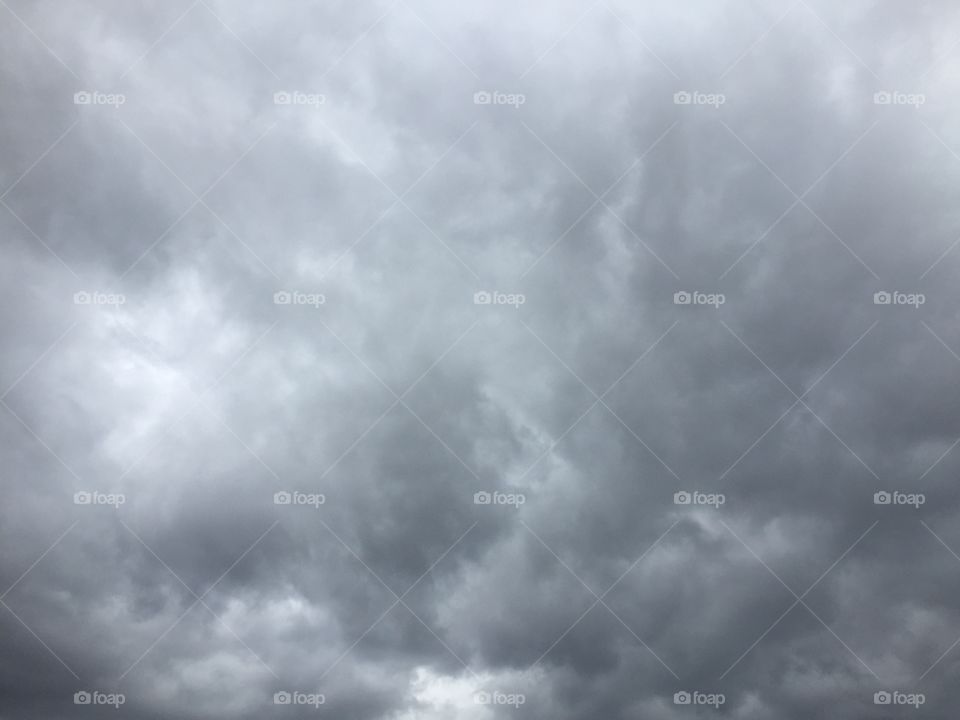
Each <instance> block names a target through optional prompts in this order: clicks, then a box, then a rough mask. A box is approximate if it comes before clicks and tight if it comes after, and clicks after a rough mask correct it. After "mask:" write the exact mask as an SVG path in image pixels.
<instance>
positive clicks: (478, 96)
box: [473, 90, 493, 105]
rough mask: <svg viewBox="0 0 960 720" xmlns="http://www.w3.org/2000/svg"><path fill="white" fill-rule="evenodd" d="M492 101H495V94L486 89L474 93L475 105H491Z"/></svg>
mask: <svg viewBox="0 0 960 720" xmlns="http://www.w3.org/2000/svg"><path fill="white" fill-rule="evenodd" d="M491 102H493V96H492V95H491V94H490V93H489V92H487V91H486V90H480V91H479V92H475V93H474V94H473V104H474V105H489V104H490V103H491Z"/></svg>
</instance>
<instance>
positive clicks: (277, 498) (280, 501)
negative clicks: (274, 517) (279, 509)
mask: <svg viewBox="0 0 960 720" xmlns="http://www.w3.org/2000/svg"><path fill="white" fill-rule="evenodd" d="M291 502H293V496H292V495H291V494H290V493H288V492H287V491H286V490H282V491H280V492H278V493H274V494H273V504H274V505H289V504H290V503H291Z"/></svg>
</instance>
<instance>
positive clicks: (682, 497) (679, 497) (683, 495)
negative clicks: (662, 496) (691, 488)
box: [673, 490, 692, 505]
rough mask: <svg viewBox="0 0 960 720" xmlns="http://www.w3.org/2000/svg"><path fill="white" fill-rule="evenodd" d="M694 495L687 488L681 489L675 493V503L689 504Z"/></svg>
mask: <svg viewBox="0 0 960 720" xmlns="http://www.w3.org/2000/svg"><path fill="white" fill-rule="evenodd" d="M691 500H692V497H691V495H690V493H688V492H687V491H686V490H681V491H680V492H676V493H674V494H673V504H674V505H689V504H690V501H691Z"/></svg>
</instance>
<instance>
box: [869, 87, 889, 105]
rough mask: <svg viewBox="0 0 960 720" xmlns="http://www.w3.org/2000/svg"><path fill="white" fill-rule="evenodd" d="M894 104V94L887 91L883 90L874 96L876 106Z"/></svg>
mask: <svg viewBox="0 0 960 720" xmlns="http://www.w3.org/2000/svg"><path fill="white" fill-rule="evenodd" d="M892 102H893V94H892V93H890V92H889V91H887V90H881V91H880V92H875V93H874V94H873V104H874V105H889V104H890V103H892Z"/></svg>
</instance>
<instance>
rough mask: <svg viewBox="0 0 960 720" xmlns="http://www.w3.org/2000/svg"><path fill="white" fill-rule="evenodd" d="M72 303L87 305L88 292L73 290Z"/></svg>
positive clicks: (88, 302) (88, 300) (88, 299)
mask: <svg viewBox="0 0 960 720" xmlns="http://www.w3.org/2000/svg"><path fill="white" fill-rule="evenodd" d="M73 304H74V305H89V304H90V293H88V292H84V291H83V290H81V291H80V292H75V293H74V294H73Z"/></svg>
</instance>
